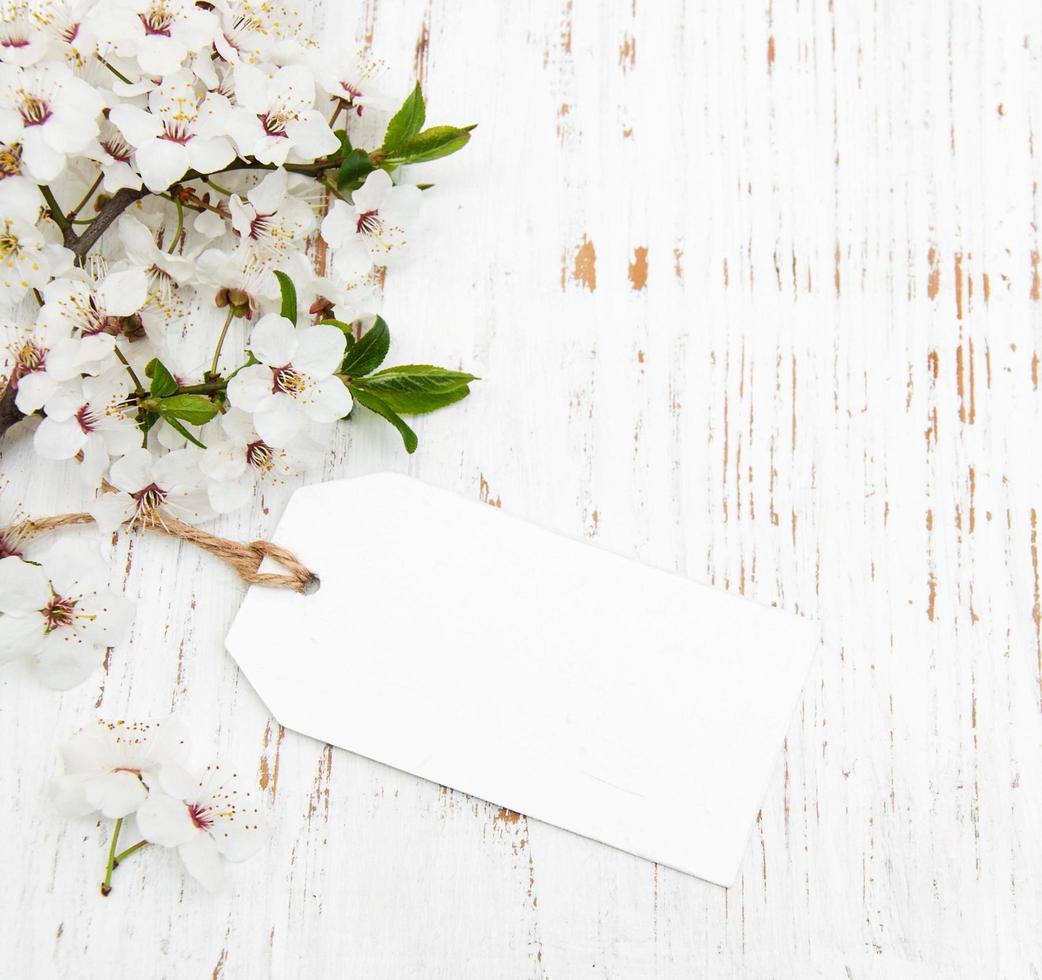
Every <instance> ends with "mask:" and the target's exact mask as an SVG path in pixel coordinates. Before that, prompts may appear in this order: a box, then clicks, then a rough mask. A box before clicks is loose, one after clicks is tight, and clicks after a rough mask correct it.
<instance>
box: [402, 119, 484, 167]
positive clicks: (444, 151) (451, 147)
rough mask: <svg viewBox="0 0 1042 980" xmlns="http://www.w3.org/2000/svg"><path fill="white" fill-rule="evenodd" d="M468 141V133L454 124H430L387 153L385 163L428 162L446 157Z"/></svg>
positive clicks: (461, 147)
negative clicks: (429, 126) (428, 127)
mask: <svg viewBox="0 0 1042 980" xmlns="http://www.w3.org/2000/svg"><path fill="white" fill-rule="evenodd" d="M469 141H470V133H468V132H467V131H466V130H465V129H458V128H457V127H455V126H432V127H431V128H430V129H425V130H424V131H423V132H422V133H417V134H416V135H415V136H414V137H412V139H409V140H406V141H405V142H404V143H402V144H401V145H400V146H398V148H397V149H395V150H393V151H392V152H390V153H388V154H387V157H386V159H385V160H384V162H385V163H388V164H390V165H391V166H399V165H400V164H405V163H428V162H429V161H431V160H438V159H440V158H441V157H447V156H448V155H449V154H450V153H455V152H456V151H457V150H461V149H463V147H465V146H466V145H467V143H468V142H469Z"/></svg>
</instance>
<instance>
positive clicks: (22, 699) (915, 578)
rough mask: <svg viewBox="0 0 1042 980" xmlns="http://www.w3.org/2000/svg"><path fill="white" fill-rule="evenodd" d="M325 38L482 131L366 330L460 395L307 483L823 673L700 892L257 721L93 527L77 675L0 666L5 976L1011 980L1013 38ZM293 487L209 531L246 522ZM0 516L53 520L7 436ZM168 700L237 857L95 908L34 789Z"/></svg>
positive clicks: (196, 616) (1014, 790) (424, 17)
mask: <svg viewBox="0 0 1042 980" xmlns="http://www.w3.org/2000/svg"><path fill="white" fill-rule="evenodd" d="M314 16H315V22H316V25H317V26H318V27H319V28H320V29H321V30H323V31H324V32H326V33H328V34H330V35H333V34H339V35H341V36H343V37H345V38H347V39H348V40H350V39H351V38H354V39H357V41H358V43H359V44H371V46H372V48H373V49H374V50H375V51H376V52H377V53H378V54H380V55H382V56H383V57H384V58H386V59H387V61H388V62H389V63H390V64H391V65H392V67H393V69H394V79H395V82H396V84H397V85H398V87H399V90H400V91H403V92H404V91H405V90H406V87H407V85H408V84H409V81H410V77H411V76H412V74H413V73H415V74H416V75H418V76H419V77H420V79H421V80H422V82H423V84H424V88H425V90H426V93H427V96H428V100H429V116H430V119H431V121H433V122H453V123H466V122H478V123H479V124H480V127H479V129H478V130H477V132H476V134H475V139H474V141H473V143H472V145H471V147H469V148H468V149H467V151H466V152H465V153H464V154H462V155H460V156H458V157H455V158H452V159H451V160H447V161H442V162H440V163H438V164H435V165H433V166H431V167H429V168H427V169H425V170H424V174H425V177H424V179H434V180H435V182H436V184H437V187H436V188H435V190H434V191H432V192H430V193H429V194H428V199H427V204H428V207H427V212H426V219H425V227H424V230H423V232H422V234H420V235H418V236H417V237H418V238H419V241H420V243H421V248H419V249H417V253H416V256H415V258H414V260H413V261H412V262H411V264H409V265H408V266H407V267H405V268H403V269H400V270H395V271H394V272H393V273H392V274H391V275H390V276H389V277H388V280H387V285H386V297H385V313H386V317H387V319H388V321H389V323H390V324H391V327H392V330H393V331H394V336H395V351H394V353H395V355H396V357H397V358H398V359H400V360H402V361H408V360H412V359H417V358H418V359H424V360H425V359H428V358H429V359H432V360H435V361H439V362H445V363H449V364H456V363H459V364H460V365H462V366H465V367H468V368H470V369H472V370H474V371H475V373H478V374H480V375H482V377H483V378H485V379H487V380H485V381H484V382H482V383H481V384H480V385H477V386H475V388H476V390H475V394H474V396H473V397H472V398H471V399H469V400H468V401H467V402H466V403H464V404H462V405H460V406H458V407H454V408H453V409H451V410H449V411H446V412H445V413H441V414H437V415H434V416H431V417H429V418H426V419H424V420H422V421H421V422H420V424H419V426H418V429H419V433H420V437H421V448H420V451H419V452H418V453H417V454H416V455H415V456H414V457H412V458H407V457H405V456H404V454H403V453H402V452H401V451H400V448H399V446H398V445H397V437H396V436H395V434H394V433H393V432H392V431H391V430H390V429H388V428H384V427H382V426H381V425H380V424H378V423H377V422H376V421H374V420H372V419H358V420H356V421H354V422H352V423H351V424H349V425H346V426H344V427H343V429H342V433H341V436H340V440H339V442H338V443H337V445H336V447H335V450H334V451H332V452H331V453H330V454H329V456H328V458H327V459H326V461H325V463H324V465H323V466H322V467H320V468H318V469H316V470H315V471H314V472H312V473H310V474H308V477H307V478H308V479H310V480H315V479H328V478H332V477H342V476H350V475H354V474H361V473H366V472H370V471H373V470H377V469H385V468H393V469H398V470H403V471H408V472H410V473H413V474H415V475H416V476H419V477H421V478H422V479H424V480H427V481H429V482H432V483H435V484H438V485H440V486H445V487H450V488H453V489H456V490H460V491H462V492H464V493H467V494H470V495H472V496H474V497H479V498H480V499H482V500H484V501H486V502H487V503H488V504H489V505H490V506H496V507H499V506H502V507H503V508H504V510H508V511H510V512H512V513H515V514H519V515H521V516H523V517H526V518H529V519H532V520H535V521H537V522H539V523H541V524H544V525H546V526H548V527H551V528H554V529H555V530H559V531H563V532H565V533H568V534H571V535H574V536H579V537H585V538H588V539H591V540H592V541H594V542H596V543H597V544H599V545H601V546H603V547H606V548H609V549H612V550H615V551H619V552H622V553H624V554H627V555H631V556H635V557H637V558H640V559H641V560H643V561H646V562H648V563H651V564H653V565H657V566H660V567H664V568H667V569H672V570H676V571H677V572H680V573H682V574H685V575H689V576H691V577H693V578H696V579H699V580H704V581H709V582H712V583H715V584H716V585H717V586H718V587H719V588H721V589H728V590H731V591H735V592H741V593H743V594H744V595H746V596H748V597H750V598H753V599H756V600H759V601H761V602H766V603H776V604H778V605H780V606H782V607H784V608H786V609H790V610H794V611H799V612H800V613H802V614H804V615H806V616H809V617H813V618H815V619H817V620H819V621H820V623H821V626H822V632H823V638H824V639H823V645H822V649H821V654H820V658H819V660H818V662H817V665H816V666H815V668H814V671H813V673H812V676H811V679H810V681H809V683H808V686H807V689H806V692H805V696H804V698H803V701H802V703H801V705H800V708H799V710H798V713H797V716H796V717H795V718H794V720H793V723H792V726H791V728H790V731H789V734H788V738H787V740H786V742H785V746H784V751H783V752H782V753H781V756H780V759H779V765H778V768H777V771H776V772H775V774H774V776H773V778H772V780H771V783H770V786H769V787H768V790H767V793H766V796H765V798H764V801H763V809H762V812H761V814H760V816H759V817H758V819H757V820H756V824H755V827H754V828H753V831H752V836H751V839H750V844H749V848H748V852H747V854H746V858H745V863H744V865H743V869H742V874H741V877H740V879H739V880H738V882H737V883H736V885H735V886H734V888H732V889H730V890H728V891H725V890H723V889H721V888H718V887H715V886H713V885H709V884H706V883H704V882H701V881H698V880H696V879H693V878H690V877H687V876H685V875H683V874H679V873H676V872H672V871H669V870H666V869H663V868H659V867H657V866H655V865H652V864H649V863H648V862H646V861H643V860H640V859H638V858H635V857H631V856H629V855H626V854H622V853H619V852H617V851H614V850H612V849H610V848H607V847H605V846H602V845H599V844H596V843H592V842H590V841H586V840H582V839H580V838H578V837H574V836H572V835H570V834H568V833H565V832H563V831H560V830H556V829H554V828H551V827H547V826H544V825H541V824H538V823H536V822H529V821H528V820H526V819H525V818H524V817H523V816H518V815H516V814H513V813H509V812H505V811H502V810H499V808H497V807H495V806H491V805H488V804H486V803H483V802H480V801H478V800H474V799H470V798H468V797H466V796H463V795H461V794H458V793H454V792H452V791H450V790H447V789H443V788H441V787H438V786H436V785H432V784H429V783H426V782H422V781H419V780H417V779H414V778H412V777H409V776H406V775H403V774H401V773H399V772H395V771H393V770H390V769H387V768H384V767H382V766H379V765H376V764H374V763H372V762H369V761H367V760H365V759H362V758H358V757H356V756H353V755H350V754H348V753H346V752H343V751H340V750H337V751H333V750H331V749H329V748H328V747H323V746H321V745H318V744H316V743H314V742H312V741H309V740H307V739H304V738H301V737H298V736H296V735H294V734H293V733H291V732H287V731H284V730H282V729H281V728H279V727H278V725H277V724H275V723H274V722H273V721H272V720H271V719H270V717H269V715H268V712H267V711H266V709H265V708H264V706H263V705H262V704H261V703H260V702H259V700H258V699H257V697H256V696H255V694H254V693H253V691H252V690H251V689H250V688H249V686H248V685H247V684H246V682H245V681H244V680H243V679H242V678H241V677H240V676H239V674H238V671H237V670H236V669H235V667H234V665H233V664H232V662H231V660H230V659H229V658H228V657H227V656H226V655H225V653H224V652H223V649H222V641H223V636H224V633H225V631H226V629H227V627H228V625H229V623H230V621H231V618H232V616H233V614H234V612H235V610H236V607H237V605H238V602H239V599H240V597H241V594H242V589H241V586H240V584H239V582H238V581H237V580H235V579H234V578H233V576H232V574H231V573H230V572H229V571H227V570H225V569H224V568H223V567H219V566H218V564H217V563H216V562H214V561H213V560H212V559H211V558H209V557H208V556H206V555H203V554H201V553H199V552H198V551H196V550H193V549H192V548H191V547H190V546H185V547H180V546H178V544H177V543H176V542H172V541H167V540H162V539H157V538H155V537H152V536H149V537H146V538H143V539H134V540H126V539H125V540H123V541H122V542H121V544H120V550H119V560H118V562H117V563H116V565H115V566H114V568H113V583H114V584H115V585H116V586H117V587H119V588H123V589H125V590H126V593H127V594H128V595H129V596H130V597H131V598H133V599H135V600H136V602H137V618H136V621H135V625H134V630H133V636H132V639H131V641H130V642H129V643H127V644H125V645H124V646H121V647H119V648H118V649H116V650H115V651H113V653H112V654H111V656H110V658H109V661H108V664H107V669H106V672H105V674H104V676H103V677H102V678H101V680H100V683H98V684H94V683H91V684H88V685H87V686H85V687H83V688H81V689H79V690H76V691H73V692H71V693H69V694H66V695H55V694H53V693H51V692H49V691H46V690H44V689H42V688H40V687H38V686H36V685H35V683H34V682H33V681H32V680H31V678H30V677H29V676H28V674H27V672H26V671H24V670H22V669H21V668H18V667H6V668H4V669H3V670H2V671H0V688H2V695H0V732H2V739H3V744H4V762H3V764H2V765H0V792H2V798H3V800H4V801H5V805H4V807H3V808H2V814H0V839H2V840H3V841H4V846H3V848H2V850H0V853H2V857H0V868H2V870H3V875H2V877H3V881H4V888H3V889H2V890H0V922H2V923H3V926H2V927H0V934H2V936H3V943H2V947H3V949H4V953H3V964H2V965H0V974H2V975H4V976H10V977H18V978H22V977H29V976H32V977H45V976H77V977H101V976H106V977H112V976H117V975H120V976H128V977H129V976H133V977H135V978H139V977H151V976H156V977H171V976H200V977H201V976H213V977H214V978H219V977H226V978H228V977H246V978H255V977H262V976H269V975H270V976H275V977H296V976H301V977H304V976H308V977H314V976H338V977H339V976H351V977H360V978H367V980H368V978H384V977H386V978H400V977H438V978H441V977H444V978H453V980H457V978H482V980H484V978H495V977H504V978H521V977H554V978H571V977H580V976H581V977H586V976H590V977H604V978H608V977H612V978H631V977H637V978H642V977H711V978H738V977H742V978H768V977H771V978H773V977H801V978H813V977H828V978H832V977H839V978H863V977H886V978H931V980H935V978H948V977H953V978H954V977H958V978H978V977H985V976H986V977H989V978H990V977H1000V976H1001V977H1037V976H1038V975H1039V970H1040V969H1042V951H1040V940H1039V921H1040V914H1042V884H1040V873H1039V872H1040V864H1042V820H1040V802H1042V788H1040V769H1042V739H1040V736H1042V724H1040V722H1042V673H1040V662H1042V661H1040V658H1042V644H1040V625H1039V624H1040V612H1039V606H1040V598H1039V595H1040V586H1039V574H1040V573H1039V556H1038V549H1039V542H1038V534H1039V529H1038V524H1039V512H1040V510H1042V470H1040V466H1039V463H1038V459H1037V449H1038V434H1039V431H1040V429H1039V412H1040V398H1039V349H1040V322H1042V321H1040V310H1042V305H1040V291H1042V286H1040V274H1042V273H1040V268H1039V249H1040V244H1039V238H1040V236H1039V229H1038V221H1039V207H1040V205H1039V192H1038V180H1039V173H1040V168H1039V154H1040V153H1042V147H1040V145H1039V142H1038V141H1039V133H1038V131H1037V130H1036V128H1035V127H1036V124H1038V123H1039V121H1040V120H1042V72H1040V50H1042V8H1040V7H1039V5H1038V4H1037V2H1034V0H1024V2H1023V3H1018V2H1016V0H1007V2H1003V3H984V2H983V0H979V2H971V0H948V2H941V0H936V2H930V0H917V2H903V3H898V2H896V0H876V2H874V3H868V2H864V3H859V2H853V0H773V2H772V0H761V2H759V3H752V2H750V3H714V2H711V0H699V2H696V0H690V2H686V3H685V2H681V0H671V2H666V0H658V2H654V3H653V2H652V0H626V2H615V3H592V2H589V0H586V2H584V0H516V2H511V3H509V4H506V3H486V2H482V0H402V2H399V3H391V2H390V0H383V2H381V3H379V5H378V4H377V2H376V0H369V2H368V3H367V4H365V5H362V6H357V5H355V4H347V3H344V2H340V0H325V2H324V3H323V4H321V5H320V6H319V7H318V8H317V9H316V11H315V15H314ZM431 175H433V176H431ZM8 330H9V331H11V330H12V328H10V327H9V328H8ZM291 490H292V487H291V486H285V487H280V488H278V490H277V491H276V492H272V493H270V494H268V495H266V496H265V498H264V499H263V500H258V502H257V504H256V506H255V507H253V508H252V509H250V510H248V511H246V512H244V513H242V514H240V515H236V516H234V517H231V518H227V519H224V520H221V521H220V522H218V523H217V524H216V526H215V529H216V530H217V532H218V533H222V534H226V535H228V536H231V537H240V538H248V537H253V536H257V535H258V534H263V533H265V532H266V531H267V530H268V529H270V528H271V527H272V526H273V524H274V522H275V520H276V519H277V516H278V514H279V512H280V509H281V508H282V506H283V504H284V502H285V500H286V499H287V497H288V495H289V493H290V492H291ZM2 493H3V514H2V515H0V516H3V517H4V518H6V517H9V516H10V515H11V514H12V513H14V512H15V511H16V510H18V509H21V511H22V512H23V513H24V512H28V513H32V514H44V513H53V512H59V511H61V510H63V509H68V508H69V507H70V506H72V507H78V505H79V503H80V497H79V489H78V487H77V485H76V483H75V480H74V478H73V477H72V476H71V475H70V473H69V470H68V469H67V468H65V467H60V466H57V465H51V464H46V463H43V462H41V461H38V460H35V459H33V457H32V453H31V449H30V447H28V446H27V445H14V444H12V443H11V442H10V441H9V442H8V444H7V446H6V447H5V449H4V454H3V485H2ZM330 519H331V520H340V521H347V522H350V521H352V520H356V519H364V518H363V517H361V516H360V515H354V514H338V515H330ZM71 533H77V534H81V535H86V533H87V532H84V531H75V532H71ZM360 560H364V559H360ZM345 602H346V603H348V604H349V598H348V599H345ZM466 605H467V597H466V596H465V595H461V596H460V614H461V616H465V615H466ZM357 613H358V614H360V615H363V614H364V610H358V611H357ZM404 614H407V613H406V611H403V615H404ZM348 621H349V620H348ZM389 628H393V624H389ZM347 639H348V641H349V640H350V635H349V631H348V635H347ZM432 647H436V638H432ZM634 653H635V655H639V651H635V652H634ZM495 655H496V644H495V637H489V656H490V657H492V656H495ZM286 656H292V651H291V650H287V651H286ZM515 673H516V683H517V684H519V685H522V686H524V685H526V677H525V665H524V663H523V662H521V663H518V664H517V665H516V672H515ZM531 696H532V698H533V699H538V697H539V692H538V690H532V691H531ZM170 709H176V710H178V711H180V712H182V713H183V714H184V715H185V716H186V717H187V718H188V719H189V720H190V721H191V723H192V725H193V727H194V729H195V730H196V732H197V739H198V742H199V743H200V745H201V746H202V747H203V748H204V749H207V748H209V747H210V746H213V748H214V750H215V751H218V752H219V754H220V757H221V759H222V761H223V762H224V763H225V764H226V765H228V766H229V767H230V768H233V769H237V770H238V771H239V772H240V773H241V774H242V775H243V776H244V777H245V779H246V780H247V781H249V782H252V783H253V784H254V786H255V787H256V789H257V791H258V792H259V793H260V794H261V795H262V796H263V797H265V798H266V799H267V801H268V802H269V803H270V805H271V823H272V832H271V837H270V842H269V844H268V846H267V847H266V848H265V850H264V851H263V853H262V854H261V855H260V856H258V857H257V858H255V859H253V860H252V861H250V862H248V863H247V864H244V865H241V866H239V867H237V868H234V869H233V871H232V882H233V884H232V887H231V890H230V891H229V892H228V893H227V894H226V895H224V896H222V897H218V898H211V897H208V896H205V895H204V894H203V893H202V892H201V891H200V890H199V889H198V888H197V887H196V886H195V885H194V884H191V883H187V884H185V883H183V882H182V875H181V872H180V870H179V869H178V868H177V866H176V858H175V856H174V855H172V854H170V853H165V852H160V851H154V852H149V851H146V852H143V853H141V854H140V855H136V856H135V857H134V858H133V859H131V860H130V861H128V862H127V864H126V865H125V866H124V867H123V868H121V869H120V870H119V871H118V872H117V875H116V880H115V885H116V887H115V890H114V891H113V893H112V895H111V897H109V898H108V899H107V900H102V899H101V898H100V897H99V896H98V894H97V882H98V880H99V872H100V869H101V867H102V864H103V860H104V849H105V846H106V844H107V836H106V835H107V832H108V830H109V826H108V825H107V824H106V825H101V826H96V825H95V824H94V823H93V822H91V821H66V820H63V819H61V818H59V817H58V816H56V815H54V814H53V813H52V811H51V810H50V809H49V808H48V805H47V802H46V787H47V782H48V780H49V778H50V776H51V775H52V773H53V772H54V771H55V767H56V761H55V751H56V745H57V741H58V739H59V738H60V737H63V736H64V735H65V734H67V733H69V732H72V731H73V730H74V729H76V728H77V727H78V726H80V725H81V724H83V723H85V722H87V721H89V720H90V719H92V718H94V717H96V716H98V715H101V716H103V717H149V716H156V715H161V714H163V713H165V712H167V711H169V710H170ZM480 735H481V733H480V732H475V737H480Z"/></svg>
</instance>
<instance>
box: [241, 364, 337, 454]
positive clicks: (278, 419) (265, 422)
mask: <svg viewBox="0 0 1042 980" xmlns="http://www.w3.org/2000/svg"><path fill="white" fill-rule="evenodd" d="M337 384H340V382H339V381H338V382H337ZM341 387H343V385H341ZM302 414H303V413H302V412H301V410H300V406H299V405H298V404H297V402H296V401H295V400H294V399H293V398H291V397H290V396H289V395H275V396H274V397H272V398H269V399H268V400H267V401H266V402H265V403H264V404H263V405H262V406H261V408H259V409H258V410H257V412H256V414H255V415H254V416H253V421H254V424H255V425H256V426H257V433H258V434H259V435H260V437H261V438H262V439H263V440H264V441H265V442H266V443H267V444H268V445H269V446H275V447H277V448H282V447H283V446H287V445H289V443H290V442H292V440H293V437H294V436H295V435H296V434H297V432H298V431H299V430H300V426H301V424H302V422H303V421H304V420H303V418H302Z"/></svg>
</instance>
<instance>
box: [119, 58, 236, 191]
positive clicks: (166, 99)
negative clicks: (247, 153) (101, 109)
mask: <svg viewBox="0 0 1042 980" xmlns="http://www.w3.org/2000/svg"><path fill="white" fill-rule="evenodd" d="M148 109H149V111H148V112H146V111H145V110H144V109H139V108H138V107H137V106H133V105H126V104H124V105H118V106H116V107H115V108H113V109H112V110H111V111H110V112H109V119H110V120H111V121H112V122H113V123H114V124H115V125H116V126H118V127H119V129H120V131H121V132H122V133H123V135H124V136H125V137H126V139H127V142H128V143H130V144H131V146H133V147H134V149H135V152H134V161H135V163H136V164H137V169H138V171H139V172H140V173H141V177H142V179H143V180H144V182H145V186H146V187H147V188H148V189H149V190H150V191H153V192H158V191H164V190H166V189H167V188H168V187H169V186H170V185H171V184H172V183H174V182H175V181H177V180H180V179H181V178H182V177H183V176H184V175H185V174H186V173H187V172H188V170H190V169H193V170H197V171H198V172H199V173H204V174H209V173H213V172H214V171H215V170H221V169H223V168H224V167H226V166H228V164H229V163H231V162H232V160H234V159H235V147H234V146H232V143H231V140H229V139H228V138H227V136H224V135H222V134H223V133H225V132H226V131H227V116H228V111H229V105H228V100H227V99H226V98H225V97H224V96H223V95H216V94H214V93H207V94H206V95H205V96H203V97H202V98H200V96H199V95H198V93H197V91H196V81H195V79H194V78H193V77H192V76H191V75H189V74H188V73H187V72H178V73H177V74H176V75H171V76H169V77H167V78H165V79H163V83H162V84H161V85H160V86H159V87H158V88H156V89H153V91H152V92H151V93H150V94H149V96H148Z"/></svg>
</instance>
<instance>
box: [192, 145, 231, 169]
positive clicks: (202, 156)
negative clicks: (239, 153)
mask: <svg viewBox="0 0 1042 980" xmlns="http://www.w3.org/2000/svg"><path fill="white" fill-rule="evenodd" d="M188 159H189V161H190V163H191V164H192V166H193V167H194V168H195V169H196V170H198V171H199V173H201V174H212V173H213V172H214V171H215V170H223V169H224V168H225V167H227V166H228V164H229V163H231V162H232V160H234V159H235V147H234V146H232V144H231V140H228V139H225V138H224V137H223V136H217V137H214V138H213V139H206V138H205V137H202V136H196V137H195V139H193V140H192V141H191V142H190V143H189V144H188Z"/></svg>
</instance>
